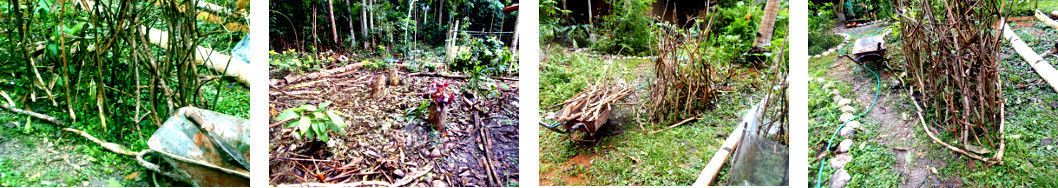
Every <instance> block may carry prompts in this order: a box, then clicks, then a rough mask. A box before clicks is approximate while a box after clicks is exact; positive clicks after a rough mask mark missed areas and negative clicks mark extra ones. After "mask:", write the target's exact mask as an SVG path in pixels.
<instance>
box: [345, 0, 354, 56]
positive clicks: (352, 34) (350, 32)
mask: <svg viewBox="0 0 1058 188" xmlns="http://www.w3.org/2000/svg"><path fill="white" fill-rule="evenodd" d="M345 5H346V6H349V7H353V4H352V3H349V0H345ZM349 13H353V9H351V8H350V9H349ZM354 29H355V27H354V26H353V16H351V15H350V16H349V38H350V40H349V42H350V43H352V44H350V45H349V46H350V47H353V46H356V32H355V31H356V30H354Z"/></svg>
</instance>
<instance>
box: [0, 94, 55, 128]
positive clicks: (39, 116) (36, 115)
mask: <svg viewBox="0 0 1058 188" xmlns="http://www.w3.org/2000/svg"><path fill="white" fill-rule="evenodd" d="M8 100H10V99H8ZM0 108H4V109H7V110H10V111H12V112H15V113H19V114H25V115H28V116H30V117H34V118H37V119H41V120H44V121H48V122H50V123H52V124H55V125H59V126H66V123H65V122H62V121H59V119H56V118H55V117H51V116H48V115H44V114H39V113H36V112H33V111H29V110H23V109H18V108H15V107H14V106H11V105H7V104H0Z"/></svg>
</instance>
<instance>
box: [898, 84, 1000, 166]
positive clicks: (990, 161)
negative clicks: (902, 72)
mask: <svg viewBox="0 0 1058 188" xmlns="http://www.w3.org/2000/svg"><path fill="white" fill-rule="evenodd" d="M913 93H914V86H911V88H909V89H908V95H911V94H913ZM911 102H912V103H914V104H915V109H918V111H916V113H915V114H917V115H918V120H919V122H921V123H922V129H925V130H926V135H928V136H929V138H930V140H933V142H936V143H938V144H940V145H943V146H944V147H947V148H948V149H950V150H952V151H954V152H956V153H960V154H963V155H966V156H967V157H970V158H973V159H977V160H980V161H982V162H985V163H988V164H990V165H991V164H996V163H999V164H1000V165H1002V164H1003V151H1004V150H1005V149H1006V142H1005V141H1004V140H1003V139H1000V144H999V151H997V153H996V155H995V156H993V157H992V158H984V157H981V156H980V155H976V154H973V153H970V152H967V151H966V150H963V149H962V148H959V147H955V146H952V145H951V144H948V143H947V142H944V141H943V140H940V139H939V138H937V136H936V135H934V134H933V131H931V130H930V128H929V126H927V124H926V118H925V117H924V116H923V115H922V112H923V110H922V107H919V106H918V100H916V99H915V97H911ZM1002 110H1003V108H1002V107H1000V111H1002ZM999 127H1003V118H1000V121H999ZM999 132H1000V137H1003V129H1002V128H1000V129H999Z"/></svg>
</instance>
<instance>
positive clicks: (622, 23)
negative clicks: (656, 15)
mask: <svg viewBox="0 0 1058 188" xmlns="http://www.w3.org/2000/svg"><path fill="white" fill-rule="evenodd" d="M651 2H652V1H648V0H630V1H612V2H611V4H612V5H613V7H614V9H613V11H614V13H613V14H611V15H606V16H603V17H602V18H601V19H600V20H599V22H598V23H597V24H598V25H597V26H596V27H597V28H598V30H595V31H596V33H595V35H597V38H596V39H595V42H594V43H592V48H593V49H595V50H598V51H604V52H607V53H610V54H631V55H640V56H643V55H651V54H653V53H655V52H652V51H651V47H653V46H654V44H655V43H656V41H654V34H653V33H654V32H653V29H654V26H653V21H651V20H650V17H649V16H648V15H647V14H644V12H646V11H648V10H650V5H649V4H650V3H651ZM573 29H574V30H572V31H576V30H575V28H573ZM572 31H571V32H572ZM589 38H591V37H589Z"/></svg>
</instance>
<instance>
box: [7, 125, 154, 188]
mask: <svg viewBox="0 0 1058 188" xmlns="http://www.w3.org/2000/svg"><path fill="white" fill-rule="evenodd" d="M12 125H13V124H12V123H8V124H5V125H0V129H7V130H5V131H12V132H15V129H20V128H21V127H14V126H12ZM71 137H72V136H71ZM76 138H80V137H76ZM70 139H71V138H68V137H61V138H54V137H38V136H33V135H20V134H17V133H12V134H3V135H0V171H5V172H0V174H4V175H5V176H6V177H0V180H3V181H2V183H13V184H5V185H0V186H59V187H67V186H75V187H80V186H85V187H103V186H122V185H123V184H122V183H123V182H127V183H124V185H125V186H136V187H146V186H151V184H150V183H148V182H149V181H150V180H151V174H150V173H146V172H145V171H143V168H140V167H136V166H129V165H131V164H110V163H106V162H103V160H102V159H98V158H97V157H102V156H97V157H93V156H90V155H87V154H84V153H82V152H79V151H83V149H79V148H82V147H95V146H88V145H80V144H84V143H81V142H80V141H71V140H70ZM99 150H100V151H101V152H107V151H105V150H103V149H101V148H100V149H99ZM120 157H125V156H120ZM12 175H15V176H12ZM18 175H21V176H18ZM158 178H162V177H160V176H159V177H158ZM162 181H165V180H162V179H159V182H162ZM165 182H168V181H165Z"/></svg>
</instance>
